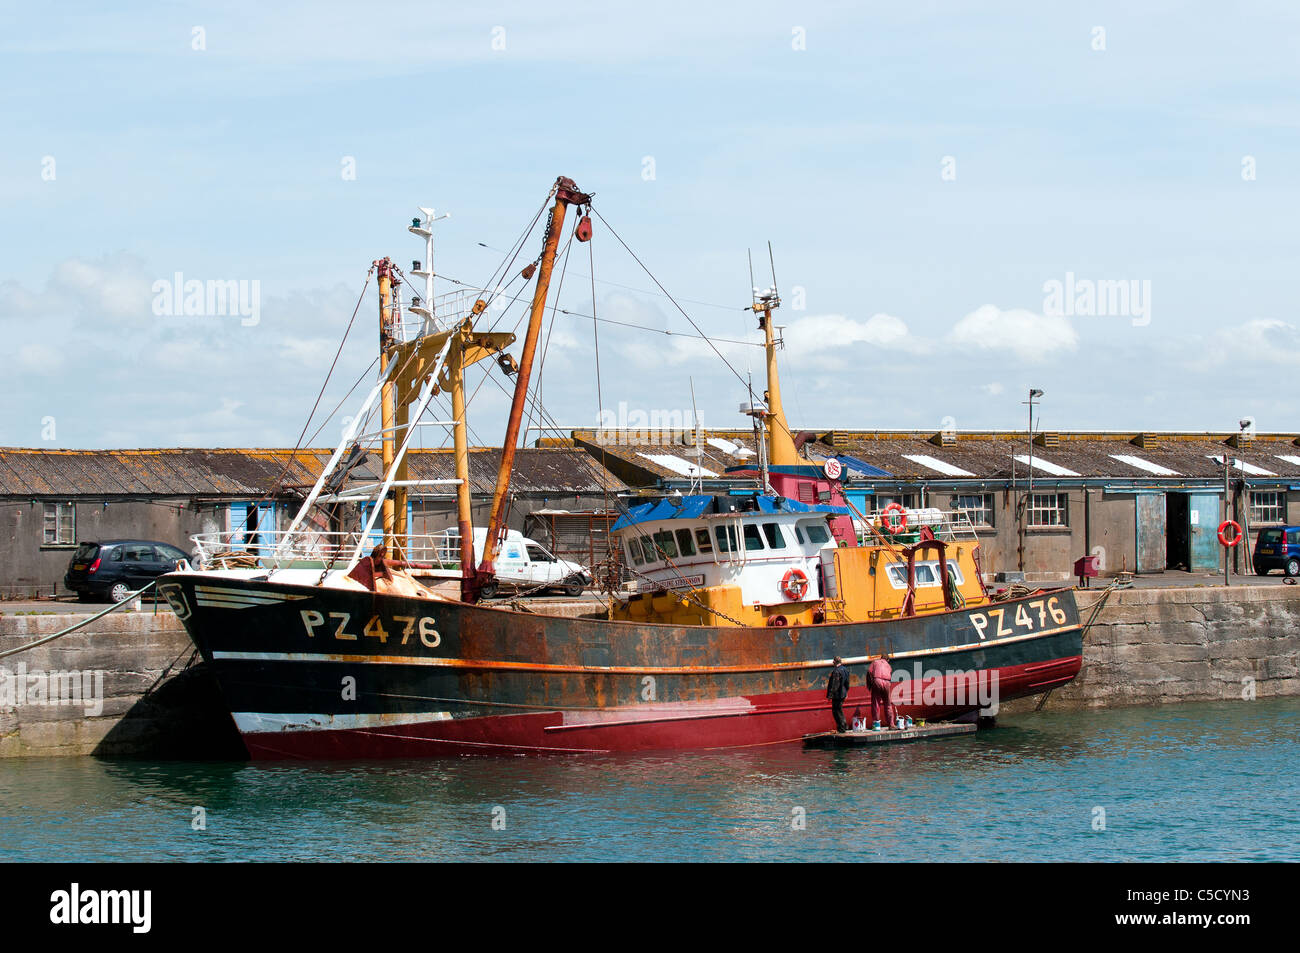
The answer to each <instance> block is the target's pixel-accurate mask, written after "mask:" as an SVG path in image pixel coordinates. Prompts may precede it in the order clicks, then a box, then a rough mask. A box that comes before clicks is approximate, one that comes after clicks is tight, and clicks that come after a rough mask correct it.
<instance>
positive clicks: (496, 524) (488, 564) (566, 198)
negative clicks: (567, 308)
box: [475, 176, 591, 587]
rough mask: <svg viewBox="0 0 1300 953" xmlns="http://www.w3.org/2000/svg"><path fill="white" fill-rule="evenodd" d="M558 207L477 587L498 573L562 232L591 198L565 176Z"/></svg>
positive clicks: (550, 226) (560, 180) (557, 196)
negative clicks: (573, 210)
mask: <svg viewBox="0 0 1300 953" xmlns="http://www.w3.org/2000/svg"><path fill="white" fill-rule="evenodd" d="M554 193H555V205H554V206H553V207H552V208H551V216H550V219H549V220H548V221H547V223H546V238H545V242H544V244H543V246H542V260H541V267H540V269H539V271H538V275H537V286H536V288H534V290H533V306H532V312H531V314H530V316H529V320H528V334H527V336H526V337H525V338H524V349H523V353H522V354H520V356H519V370H518V371H517V372H516V376H515V393H514V400H513V401H512V402H511V404H510V418H509V420H508V421H507V423H506V435H505V439H504V441H503V442H502V445H501V465H500V466H499V467H498V468H497V483H496V490H495V491H494V492H493V494H492V509H491V511H490V515H489V516H488V527H487V538H486V539H485V540H484V541H483V561H482V562H481V563H480V564H479V567H478V574H477V578H476V579H475V585H476V587H477V586H481V585H482V584H483V583H485V582H487V581H488V580H489V579H491V578H492V576H493V574H494V572H495V565H494V564H495V562H496V557H497V551H498V549H499V548H500V542H501V539H500V537H501V531H502V530H503V528H504V527H505V510H506V496H507V494H508V493H509V490H510V473H511V471H512V470H513V469H514V463H515V444H516V443H518V441H519V426H520V422H521V421H522V419H523V415H524V401H525V399H526V398H527V396H528V380H529V376H530V375H531V373H532V369H533V357H534V355H535V354H536V352H537V339H538V338H539V337H540V336H541V331H542V316H543V312H544V311H545V309H546V295H547V292H548V291H549V290H550V286H551V270H552V268H553V267H554V265H555V252H556V249H557V248H558V247H559V244H560V230H561V229H562V228H563V227H564V213H565V211H566V210H567V209H568V207H569V206H570V205H587V204H588V203H590V201H591V196H590V195H587V194H585V193H583V192H579V191H578V187H577V185H575V184H574V181H573V180H572V179H569V178H565V177H564V176H560V177H559V178H558V179H556V180H555V189H554Z"/></svg>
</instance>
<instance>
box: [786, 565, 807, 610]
mask: <svg viewBox="0 0 1300 953" xmlns="http://www.w3.org/2000/svg"><path fill="white" fill-rule="evenodd" d="M807 591H808V577H807V576H806V575H805V574H804V571H803V570H802V569H791V570H790V571H788V572H787V573H786V574H785V575H784V576H783V577H782V578H781V592H783V593H784V594H785V597H786V598H787V599H789V600H790V601H791V602H799V601H800V600H801V599H803V597H804V593H806V592H807Z"/></svg>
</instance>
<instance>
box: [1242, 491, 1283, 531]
mask: <svg viewBox="0 0 1300 953" xmlns="http://www.w3.org/2000/svg"><path fill="white" fill-rule="evenodd" d="M1285 520H1286V494H1285V493H1283V492H1282V491H1281V490H1260V491H1255V490H1252V491H1251V494H1250V521H1251V522H1252V523H1282V522H1284V521H1285Z"/></svg>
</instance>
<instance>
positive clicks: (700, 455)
mask: <svg viewBox="0 0 1300 953" xmlns="http://www.w3.org/2000/svg"><path fill="white" fill-rule="evenodd" d="M687 380H689V381H690V383H691V416H692V417H693V418H694V420H693V423H694V424H695V475H694V476H692V477H691V486H690V492H691V493H694V492H695V490H696V480H697V478H698V480H699V492H701V493H703V492H704V448H703V447H701V446H700V411H699V409H698V408H697V407H696V406H695V378H694V377H690V378H687Z"/></svg>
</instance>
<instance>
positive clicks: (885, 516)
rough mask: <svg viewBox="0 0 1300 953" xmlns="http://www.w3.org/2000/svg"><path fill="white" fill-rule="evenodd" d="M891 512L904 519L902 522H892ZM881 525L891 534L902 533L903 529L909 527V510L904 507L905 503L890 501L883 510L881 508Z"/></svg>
mask: <svg viewBox="0 0 1300 953" xmlns="http://www.w3.org/2000/svg"><path fill="white" fill-rule="evenodd" d="M890 513H897V514H898V517H899V519H900V520H902V522H901V523H899V524H898V525H897V526H895V525H894V524H893V523H892V522H890V519H889V514H890ZM880 525H881V527H882V528H883V529H884V531H885V532H886V533H889V534H890V535H893V534H894V533H901V532H902V531H903V530H905V529H907V510H905V509H903V504H901V503H890V504H889V505H888V506H886V507H885V508H884V509H883V510H881V511H880Z"/></svg>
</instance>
